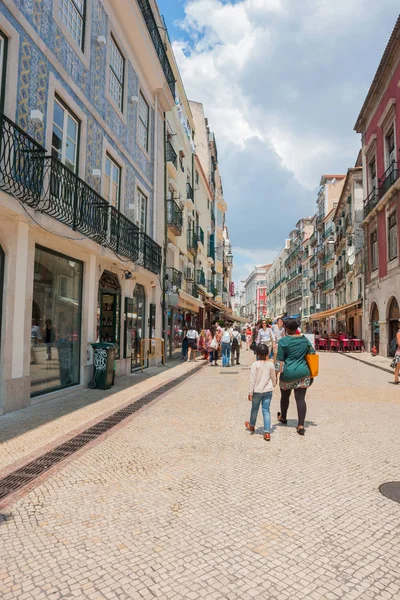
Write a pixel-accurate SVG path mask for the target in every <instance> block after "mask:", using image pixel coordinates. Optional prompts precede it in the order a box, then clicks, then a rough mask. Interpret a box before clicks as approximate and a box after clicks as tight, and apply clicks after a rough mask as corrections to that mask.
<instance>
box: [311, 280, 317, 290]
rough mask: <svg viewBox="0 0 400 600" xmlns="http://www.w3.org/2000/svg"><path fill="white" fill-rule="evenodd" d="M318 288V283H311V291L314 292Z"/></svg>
mask: <svg viewBox="0 0 400 600" xmlns="http://www.w3.org/2000/svg"><path fill="white" fill-rule="evenodd" d="M316 287H317V283H316V282H315V281H314V280H313V281H310V291H311V292H314V291H315V289H316Z"/></svg>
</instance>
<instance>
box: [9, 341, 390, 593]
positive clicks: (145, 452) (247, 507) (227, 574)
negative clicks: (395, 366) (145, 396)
mask: <svg viewBox="0 0 400 600" xmlns="http://www.w3.org/2000/svg"><path fill="white" fill-rule="evenodd" d="M252 360H253V354H252V353H251V352H249V351H245V350H244V349H243V351H242V356H241V364H240V365H238V366H231V367H230V368H226V369H221V368H220V367H209V366H205V367H204V368H202V369H201V370H199V371H197V372H195V373H194V374H193V375H191V376H190V377H189V378H188V379H186V380H185V381H184V382H183V383H182V384H181V385H179V386H177V387H175V388H173V389H172V390H171V392H170V393H166V394H163V395H162V396H161V397H160V398H158V399H157V400H156V401H154V402H150V403H149V404H148V405H147V406H146V407H145V408H144V409H142V410H141V411H139V412H138V413H137V414H133V415H132V416H131V417H129V418H127V419H126V420H125V421H123V422H122V423H121V424H120V425H119V426H117V427H115V428H114V429H113V430H111V431H109V432H108V433H107V434H105V435H104V436H102V437H100V438H98V440H97V441H96V442H94V443H93V444H91V445H90V446H87V447H86V448H85V449H84V450H83V451H81V452H80V453H78V454H77V455H75V456H72V457H71V458H70V459H68V460H66V461H64V462H60V463H59V465H58V467H57V469H56V472H52V473H51V474H50V476H48V477H44V478H43V479H41V480H40V482H39V483H38V485H37V486H36V487H34V488H33V489H31V490H30V491H27V492H26V493H22V494H21V495H20V497H18V498H17V499H16V500H15V501H13V502H11V503H8V504H7V503H6V504H4V505H3V507H2V508H1V509H0V519H1V520H0V536H1V544H0V565H1V566H0V597H1V598H2V600H9V599H14V598H15V599H18V600H31V599H32V600H33V599H47V598H49V599H50V598H51V599H52V600H58V599H61V598H62V599H73V598H78V599H86V598H90V599H91V600H92V599H93V600H94V599H100V598H104V599H114V598H115V599H117V598H123V599H135V600H136V599H138V600H141V599H143V600H153V599H163V600H167V599H168V600H197V599H198V598H205V599H207V600H219V599H227V600H252V599H256V600H266V599H270V598H271V599H278V600H286V599H288V600H293V599H301V598H305V599H307V600H322V599H324V600H334V599H336V598H344V599H348V600H353V599H356V598H359V599H360V600H364V599H374V600H384V599H393V600H394V599H399V598H400V504H398V503H396V502H393V501H391V500H389V499H387V498H386V497H384V496H383V495H382V494H381V493H380V492H379V486H380V485H381V484H382V483H384V482H388V481H396V480H397V481H399V480H400V444H399V440H398V432H399V422H400V391H399V389H398V387H396V386H394V385H392V384H391V383H390V381H391V380H392V376H391V375H390V374H389V373H386V372H384V371H381V370H378V369H375V368H373V367H372V366H370V365H366V364H362V363H359V362H356V361H354V360H351V359H349V358H348V357H345V356H342V355H339V354H329V355H328V354H327V355H322V356H320V376H319V377H318V378H316V379H315V382H314V384H313V385H312V386H311V388H310V389H309V390H308V392H307V398H306V400H307V404H308V412H307V416H306V433H305V436H304V437H301V436H298V435H296V429H295V428H296V424H297V421H296V408H295V403H294V399H291V404H290V408H289V413H288V419H289V421H288V425H287V426H282V425H281V424H277V419H276V413H277V411H278V410H279V389H278V388H275V391H274V395H273V400H272V404H271V415H272V423H273V427H272V432H271V441H270V442H265V441H264V439H263V435H262V433H263V428H262V416H261V413H260V414H259V416H258V421H257V428H256V432H255V433H254V434H250V433H249V432H248V431H246V430H245V427H244V422H245V421H246V420H248V418H249V412H250V402H248V400H247V391H248V380H249V372H250V371H249V366H250V364H251V361H252ZM198 362H199V364H200V361H198ZM190 367H191V365H189V364H187V363H186V364H185V365H180V366H179V367H177V368H178V369H180V370H181V371H182V370H183V369H188V368H190ZM181 371H180V372H181ZM172 373H173V369H172V370H170V371H169V374H170V375H171V374H172ZM85 393H88V392H85ZM41 406H42V410H46V404H42V405H41ZM114 408H115V409H116V410H117V406H115V405H114ZM16 414H17V413H16ZM85 418H87V415H86V417H85ZM60 419H61V417H60ZM9 422H10V428H11V429H12V421H11V420H10V421H9ZM82 425H83V423H82ZM45 427H46V426H45V425H43V426H42V427H41V428H38V429H39V430H40V429H42V432H43V435H45ZM74 427H76V423H74ZM11 429H10V431H11ZM64 434H67V431H65V432H64ZM25 435H28V434H27V433H24V432H21V431H19V433H18V436H17V438H16V442H15V443H16V444H17V443H18V444H19V446H21V444H23V439H22V438H23V437H24V436H25ZM29 435H30V436H31V438H33V436H34V432H33V433H32V432H31V433H30V434H29ZM38 435H39V434H38ZM9 437H10V441H9V444H12V443H14V442H13V440H12V439H11V437H12V436H11V435H10V436H9ZM55 444H56V441H55V440H54V441H53V445H55ZM19 458H20V459H21V457H19Z"/></svg>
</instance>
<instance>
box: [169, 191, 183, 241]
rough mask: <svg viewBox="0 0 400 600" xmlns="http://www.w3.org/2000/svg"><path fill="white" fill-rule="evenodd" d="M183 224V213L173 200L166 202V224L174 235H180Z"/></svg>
mask: <svg viewBox="0 0 400 600" xmlns="http://www.w3.org/2000/svg"><path fill="white" fill-rule="evenodd" d="M182 223H183V211H182V210H181V209H180V208H179V206H178V205H177V203H176V202H175V200H172V199H171V200H168V201H167V224H168V227H169V228H170V229H171V230H172V231H173V233H174V234H175V235H181V233H182Z"/></svg>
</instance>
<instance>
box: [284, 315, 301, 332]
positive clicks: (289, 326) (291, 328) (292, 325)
mask: <svg viewBox="0 0 400 600" xmlns="http://www.w3.org/2000/svg"><path fill="white" fill-rule="evenodd" d="M298 328H299V324H298V322H297V321H296V319H287V321H285V329H286V333H288V334H289V335H293V334H295V333H296V331H297V330H298Z"/></svg>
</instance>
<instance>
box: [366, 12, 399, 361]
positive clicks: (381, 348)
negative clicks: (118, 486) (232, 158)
mask: <svg viewBox="0 0 400 600" xmlns="http://www.w3.org/2000/svg"><path fill="white" fill-rule="evenodd" d="M399 85H400V17H399V19H398V20H397V23H396V25H395V27H394V30H393V33H392V35H391V37H390V39H389V42H388V44H387V47H386V49H385V52H384V54H383V56H382V59H381V62H380V64H379V66H378V69H377V72H376V74H375V77H374V80H373V82H372V84H371V87H370V89H369V92H368V94H367V97H366V99H365V101H364V104H363V107H362V109H361V112H360V114H359V116H358V119H357V122H356V124H355V130H356V131H357V132H358V133H361V136H362V165H363V188H364V194H365V199H364V205H363V214H362V227H363V230H364V240H365V242H364V251H365V256H364V268H365V297H364V339H365V341H366V345H367V348H368V349H370V348H372V347H373V346H375V347H376V348H377V350H378V352H379V354H380V355H382V356H387V355H388V352H389V346H390V342H391V340H392V339H393V338H394V337H395V332H396V331H397V326H398V320H399V305H400V264H399V256H400V239H399V235H398V224H399V220H400V193H399V192H400V168H399V159H400V156H399V150H400V87H399Z"/></svg>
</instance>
